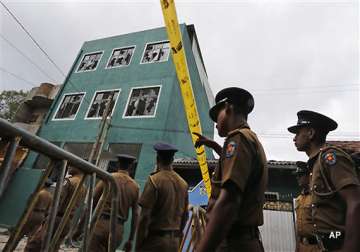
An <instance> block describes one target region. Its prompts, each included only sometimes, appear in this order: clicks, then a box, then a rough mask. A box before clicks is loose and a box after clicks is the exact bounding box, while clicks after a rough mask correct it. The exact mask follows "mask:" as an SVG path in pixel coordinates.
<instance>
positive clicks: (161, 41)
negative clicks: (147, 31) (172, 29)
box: [140, 40, 171, 65]
mask: <svg viewBox="0 0 360 252" xmlns="http://www.w3.org/2000/svg"><path fill="white" fill-rule="evenodd" d="M163 42H167V43H169V50H170V52H169V54H168V56H167V58H166V60H162V61H156V62H142V60H143V58H144V55H145V52H146V48H147V46H148V45H150V44H159V43H163ZM170 54H171V44H170V41H169V40H160V41H153V42H149V43H146V44H145V47H144V50H143V53H142V56H141V58H140V65H144V64H154V63H162V62H167V61H168V60H169V58H170Z"/></svg>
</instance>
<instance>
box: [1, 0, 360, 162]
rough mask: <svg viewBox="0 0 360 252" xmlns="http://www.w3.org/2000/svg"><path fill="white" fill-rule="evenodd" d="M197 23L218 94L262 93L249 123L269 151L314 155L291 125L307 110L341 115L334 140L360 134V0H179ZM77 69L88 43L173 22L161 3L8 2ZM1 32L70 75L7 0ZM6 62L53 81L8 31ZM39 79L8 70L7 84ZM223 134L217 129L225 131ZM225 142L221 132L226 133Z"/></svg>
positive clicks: (185, 15)
mask: <svg viewBox="0 0 360 252" xmlns="http://www.w3.org/2000/svg"><path fill="white" fill-rule="evenodd" d="M175 2H176V5H177V12H178V18H179V20H180V22H186V23H187V24H194V25H195V28H196V31H197V35H198V39H199V42H200V46H201V50H202V53H203V57H204V61H205V65H206V68H207V72H208V77H209V82H210V85H211V87H212V90H213V92H214V94H216V93H217V92H218V91H219V90H220V89H222V88H224V87H226V86H231V85H236V86H240V87H243V88H246V89H248V90H249V91H250V92H252V93H253V94H254V96H255V104H256V105H255V110H254V112H253V113H252V114H251V115H250V117H249V122H250V125H251V126H252V128H253V129H254V131H256V132H257V133H258V134H259V135H260V137H261V140H262V142H263V143H264V145H265V149H266V152H267V155H268V158H269V159H279V160H295V159H301V160H305V159H306V157H305V155H304V154H303V153H298V152H297V151H296V149H295V148H294V146H293V144H292V137H293V136H292V135H291V134H289V133H288V132H287V130H286V128H287V127H288V126H290V125H292V124H294V123H295V122H296V119H297V118H296V112H297V111H299V110H301V109H310V110H316V111H318V112H321V113H324V114H326V115H328V116H330V117H332V118H334V119H335V120H336V121H337V122H338V123H339V128H338V129H337V130H336V131H335V132H334V133H331V134H330V136H329V137H330V138H331V139H334V140H360V137H359V132H360V129H359V127H360V122H359V120H360V119H359V114H360V113H359V112H360V111H359V95H360V93H359V87H360V86H359V85H360V84H359V83H360V82H359V3H358V1H331V0H326V1H322V0H316V1H295V0H279V1H265V0H258V1H255V0H247V1H220V0H219V1H200V0H197V1H196V0H192V1H180V0H178V1H175ZM4 3H5V4H6V5H7V6H8V7H9V9H10V10H11V11H12V12H13V13H14V14H15V15H16V16H17V17H18V18H19V19H20V21H21V22H22V23H23V24H24V25H25V27H26V28H27V29H28V30H29V31H30V32H31V33H32V35H33V36H34V37H35V39H36V40H37V41H38V42H39V44H40V45H41V46H42V47H43V48H44V49H45V50H46V52H47V53H48V54H49V55H50V56H51V58H52V59H53V60H54V61H55V62H56V63H57V64H58V65H59V66H60V68H61V69H62V70H63V71H64V72H65V73H67V71H68V70H69V68H70V67H71V65H72V62H73V60H74V59H75V57H76V55H77V53H78V51H79V49H80V47H81V45H82V43H83V42H84V41H87V40H93V39H96V38H101V37H108V36H113V35H119V34H125V33H130V32H135V31H141V30H146V29H150V28H155V27H160V26H163V18H162V13H161V8H160V4H159V1H156V0H154V1H150V0H149V1H120V0H117V1H115V0H114V1H106V2H104V1H61V0H58V1H50V0H48V1H30V0H29V1H16V0H13V1H4ZM0 7H1V8H0V17H1V23H0V24H1V35H2V36H3V37H5V38H6V39H8V40H9V41H11V42H12V43H13V44H14V45H15V46H16V47H18V48H19V49H21V50H22V51H23V52H25V53H26V55H27V56H29V57H31V58H32V60H33V61H34V62H36V63H37V64H38V65H40V66H41V68H43V70H44V71H45V72H46V73H47V75H49V76H51V77H52V79H54V80H55V81H57V82H58V83H61V82H62V81H63V79H64V77H63V76H62V75H61V74H59V73H58V72H57V71H56V69H55V68H54V67H53V66H52V65H51V64H50V63H49V62H48V61H47V59H46V58H45V57H44V56H43V54H42V53H41V52H40V51H39V50H38V49H37V48H36V47H35V46H34V44H33V43H32V42H31V41H30V39H29V38H28V37H27V36H26V34H25V33H24V32H23V31H22V30H21V29H20V27H19V26H18V25H17V24H16V23H15V22H14V20H13V19H12V18H11V17H10V16H9V15H8V13H7V12H6V11H5V10H4V8H2V6H0ZM0 48H1V50H0V67H1V68H2V69H6V70H7V71H9V72H12V73H14V74H16V75H18V76H19V77H22V78H24V79H26V80H27V81H29V82H31V83H33V85H38V84H40V83H41V82H53V80H51V79H49V78H48V77H47V76H46V75H44V74H43V73H41V72H40V71H39V70H38V69H37V68H35V67H34V66H33V65H31V64H30V63H29V62H28V61H27V60H26V59H25V58H24V57H23V56H21V55H20V54H19V53H18V52H17V51H15V50H14V49H13V48H12V47H11V46H9V44H8V43H6V42H5V41H4V39H3V38H1V37H0ZM29 88H31V84H29V83H26V82H24V81H21V80H18V79H16V78H14V77H13V76H11V75H10V74H8V73H5V72H4V71H3V70H2V71H0V90H5V89H29ZM215 135H216V132H215ZM216 139H218V140H219V141H221V140H220V139H219V138H217V137H216Z"/></svg>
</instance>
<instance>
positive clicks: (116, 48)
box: [105, 45, 136, 69]
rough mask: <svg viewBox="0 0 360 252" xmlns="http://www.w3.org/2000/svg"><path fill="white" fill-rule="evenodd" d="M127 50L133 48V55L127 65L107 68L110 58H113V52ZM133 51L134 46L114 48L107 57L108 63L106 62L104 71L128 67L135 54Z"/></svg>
mask: <svg viewBox="0 0 360 252" xmlns="http://www.w3.org/2000/svg"><path fill="white" fill-rule="evenodd" d="M128 48H134V51H133V54H132V55H131V58H130V61H129V64H127V65H123V66H121V65H120V66H114V67H108V65H109V62H110V60H111V57H112V56H113V53H114V51H115V50H121V49H128ZM135 50H136V45H130V46H123V47H117V48H114V49H113V50H112V51H111V54H110V56H109V59H108V61H107V62H106V65H105V69H114V68H120V67H128V66H130V64H131V61H132V59H133V57H134V54H135Z"/></svg>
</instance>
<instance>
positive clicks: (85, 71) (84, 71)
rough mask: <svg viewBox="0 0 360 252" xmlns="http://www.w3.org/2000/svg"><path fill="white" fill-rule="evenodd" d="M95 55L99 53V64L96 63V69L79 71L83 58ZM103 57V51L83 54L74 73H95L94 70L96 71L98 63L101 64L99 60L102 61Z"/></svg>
mask: <svg viewBox="0 0 360 252" xmlns="http://www.w3.org/2000/svg"><path fill="white" fill-rule="evenodd" d="M95 53H101V56H100V59H99V62H98V64H97V65H96V67H95V68H94V69H92V70H82V71H79V66H80V64H81V62H82V61H83V60H84V58H85V57H86V56H87V55H89V54H95ZM103 55H104V50H102V51H95V52H88V53H85V54H84V55H83V56H82V58H81V60H80V62H79V63H78V65H77V67H76V71H75V73H88V72H93V71H96V69H97V68H98V66H99V65H100V62H101V59H102V57H103Z"/></svg>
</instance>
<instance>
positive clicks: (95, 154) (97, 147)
mask: <svg viewBox="0 0 360 252" xmlns="http://www.w3.org/2000/svg"><path fill="white" fill-rule="evenodd" d="M114 96H115V92H112V93H111V95H110V96H109V100H108V102H107V104H106V108H105V111H104V113H103V115H102V118H101V122H100V126H99V133H98V135H97V137H96V140H95V143H94V144H93V146H92V148H91V152H90V155H89V158H88V161H89V162H90V163H92V164H94V165H96V166H97V165H98V163H99V160H100V155H101V152H102V148H103V145H104V142H105V141H106V137H107V133H108V130H109V128H110V122H111V118H112V117H111V109H110V106H111V103H112V100H113V98H114ZM87 185H88V190H87V194H86V198H85V202H84V205H85V206H84V209H82V210H81V212H83V213H84V214H85V222H84V223H83V224H84V225H83V227H80V228H83V229H84V240H83V244H82V247H81V249H80V251H83V252H86V251H87V250H88V244H89V234H90V223H91V221H90V220H91V218H92V212H93V211H92V210H93V197H94V188H95V185H96V174H95V173H94V174H91V176H90V177H89V178H87ZM81 216H82V214H80V219H81ZM80 224H82V223H80ZM77 225H78V223H77V221H76V222H73V226H72V228H71V229H72V230H71V231H70V232H69V234H70V237H69V239H70V240H71V239H72V234H73V233H74V229H75V228H76V227H77Z"/></svg>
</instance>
